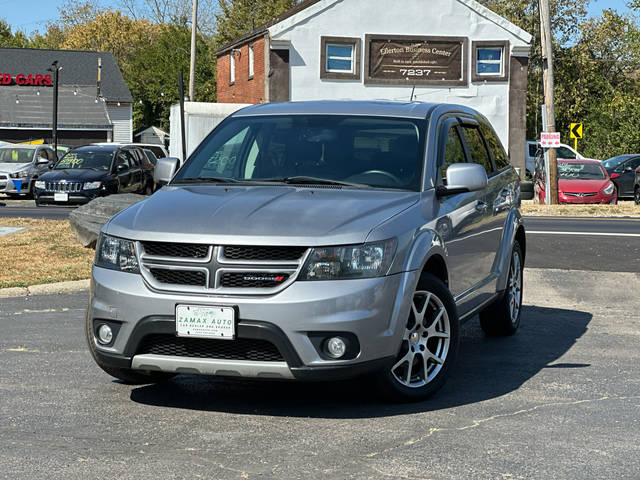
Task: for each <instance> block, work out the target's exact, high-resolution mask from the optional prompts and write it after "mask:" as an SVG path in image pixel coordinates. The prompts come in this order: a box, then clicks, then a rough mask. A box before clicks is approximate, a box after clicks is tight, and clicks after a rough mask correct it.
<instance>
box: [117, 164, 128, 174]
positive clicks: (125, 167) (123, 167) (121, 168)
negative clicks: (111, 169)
mask: <svg viewBox="0 0 640 480" xmlns="http://www.w3.org/2000/svg"><path fill="white" fill-rule="evenodd" d="M116 170H117V171H118V173H123V172H126V171H127V170H129V165H125V164H124V163H121V164H120V165H118V166H117V168H116Z"/></svg>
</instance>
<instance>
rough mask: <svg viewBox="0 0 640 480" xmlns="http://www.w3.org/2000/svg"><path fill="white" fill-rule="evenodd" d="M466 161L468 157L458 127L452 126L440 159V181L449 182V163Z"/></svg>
mask: <svg viewBox="0 0 640 480" xmlns="http://www.w3.org/2000/svg"><path fill="white" fill-rule="evenodd" d="M466 161H467V159H466V157H465V156H464V148H463V147H462V142H461V141H460V136H459V135H458V129H457V128H456V127H451V128H450V129H449V134H448V135H447V141H446V144H445V147H444V156H443V157H442V159H441V161H440V168H439V169H438V183H440V184H442V185H446V184H447V168H449V165H453V164H454V163H465V162H466Z"/></svg>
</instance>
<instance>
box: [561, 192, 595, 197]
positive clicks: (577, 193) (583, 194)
mask: <svg viewBox="0 0 640 480" xmlns="http://www.w3.org/2000/svg"><path fill="white" fill-rule="evenodd" d="M563 193H564V194H565V195H567V196H569V197H595V196H596V195H598V192H589V193H581V192H576V193H573V192H563Z"/></svg>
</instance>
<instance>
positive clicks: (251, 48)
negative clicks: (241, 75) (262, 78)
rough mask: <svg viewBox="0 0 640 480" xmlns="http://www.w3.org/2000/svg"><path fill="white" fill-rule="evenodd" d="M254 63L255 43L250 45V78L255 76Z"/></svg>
mask: <svg viewBox="0 0 640 480" xmlns="http://www.w3.org/2000/svg"><path fill="white" fill-rule="evenodd" d="M253 63H254V57H253V45H249V78H250V79H251V78H253Z"/></svg>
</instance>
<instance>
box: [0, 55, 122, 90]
mask: <svg viewBox="0 0 640 480" xmlns="http://www.w3.org/2000/svg"><path fill="white" fill-rule="evenodd" d="M98 58H101V59H102V78H101V80H102V86H101V94H102V96H103V97H105V98H106V99H107V101H109V102H125V103H132V102H133V97H132V96H131V92H130V91H129V88H128V87H127V84H126V82H125V81H124V77H123V76H122V73H121V72H120V69H119V68H118V64H117V63H116V60H115V58H114V57H113V55H112V54H111V53H109V52H87V51H78V50H40V49H35V48H0V66H1V67H0V68H1V70H2V73H9V74H11V75H16V74H18V73H23V74H42V75H46V74H48V73H49V72H47V68H49V67H50V66H51V64H52V63H53V62H54V61H55V60H57V61H58V65H59V66H61V67H62V70H61V71H60V74H59V84H60V85H71V86H85V87H88V86H93V88H94V91H95V88H96V84H97V81H98ZM23 88H25V87H23ZM43 88H44V89H46V90H48V89H51V87H43ZM1 89H2V90H4V88H1Z"/></svg>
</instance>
